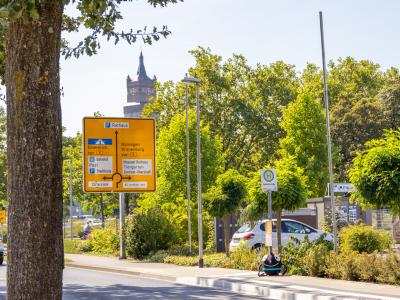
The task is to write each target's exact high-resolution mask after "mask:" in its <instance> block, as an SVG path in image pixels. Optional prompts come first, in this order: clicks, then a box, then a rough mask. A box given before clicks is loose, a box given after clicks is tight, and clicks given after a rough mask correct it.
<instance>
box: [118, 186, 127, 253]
mask: <svg viewBox="0 0 400 300" xmlns="http://www.w3.org/2000/svg"><path fill="white" fill-rule="evenodd" d="M124 224H125V194H124V193H119V245H120V246H119V259H126V247H125V240H124V235H123V232H124Z"/></svg>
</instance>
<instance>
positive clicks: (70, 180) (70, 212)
mask: <svg viewBox="0 0 400 300" xmlns="http://www.w3.org/2000/svg"><path fill="white" fill-rule="evenodd" d="M69 217H70V222H71V232H70V236H71V240H72V238H73V237H74V231H73V228H72V159H69Z"/></svg>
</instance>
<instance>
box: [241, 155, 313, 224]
mask: <svg viewBox="0 0 400 300" xmlns="http://www.w3.org/2000/svg"><path fill="white" fill-rule="evenodd" d="M273 168H276V174H277V175H276V176H277V179H278V191H277V192H273V193H272V210H274V211H277V210H279V209H281V210H289V211H294V210H296V209H297V208H300V207H302V206H304V205H305V201H306V199H307V183H306V182H307V178H306V176H305V175H304V172H303V170H302V169H301V168H299V167H298V166H297V165H296V161H295V160H293V159H281V160H279V161H277V162H276V163H275V166H273ZM247 190H248V203H249V204H248V206H247V207H246V209H245V211H244V218H245V219H247V220H257V219H260V218H262V217H263V216H264V215H265V214H266V213H267V212H268V193H266V192H263V191H262V189H261V179H260V172H255V173H254V174H253V176H252V177H251V180H250V181H249V184H248V187H247Z"/></svg>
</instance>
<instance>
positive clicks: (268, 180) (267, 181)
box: [260, 169, 278, 192]
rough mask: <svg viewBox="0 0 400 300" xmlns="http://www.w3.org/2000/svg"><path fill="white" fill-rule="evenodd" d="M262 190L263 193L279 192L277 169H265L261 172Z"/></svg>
mask: <svg viewBox="0 0 400 300" xmlns="http://www.w3.org/2000/svg"><path fill="white" fill-rule="evenodd" d="M260 173H261V189H262V190H263V192H267V191H272V192H277V191H278V180H277V177H276V170H275V169H263V170H261V172H260Z"/></svg>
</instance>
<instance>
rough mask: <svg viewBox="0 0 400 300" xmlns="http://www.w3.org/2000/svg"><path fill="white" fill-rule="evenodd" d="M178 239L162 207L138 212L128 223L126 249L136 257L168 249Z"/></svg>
mask: <svg viewBox="0 0 400 300" xmlns="http://www.w3.org/2000/svg"><path fill="white" fill-rule="evenodd" d="M175 239H176V232H175V227H174V226H173V225H172V224H171V223H170V222H169V221H168V219H167V218H166V217H165V215H164V213H163V212H162V211H161V209H158V208H152V209H149V210H148V211H145V212H139V213H136V214H135V215H134V216H133V217H132V218H131V219H130V220H129V221H128V223H127V229H126V250H127V253H128V254H129V255H131V256H133V257H134V258H144V257H145V256H147V255H149V253H151V252H156V251H158V250H164V249H168V248H169V247H170V246H171V245H172V244H173V243H174V241H175Z"/></svg>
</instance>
